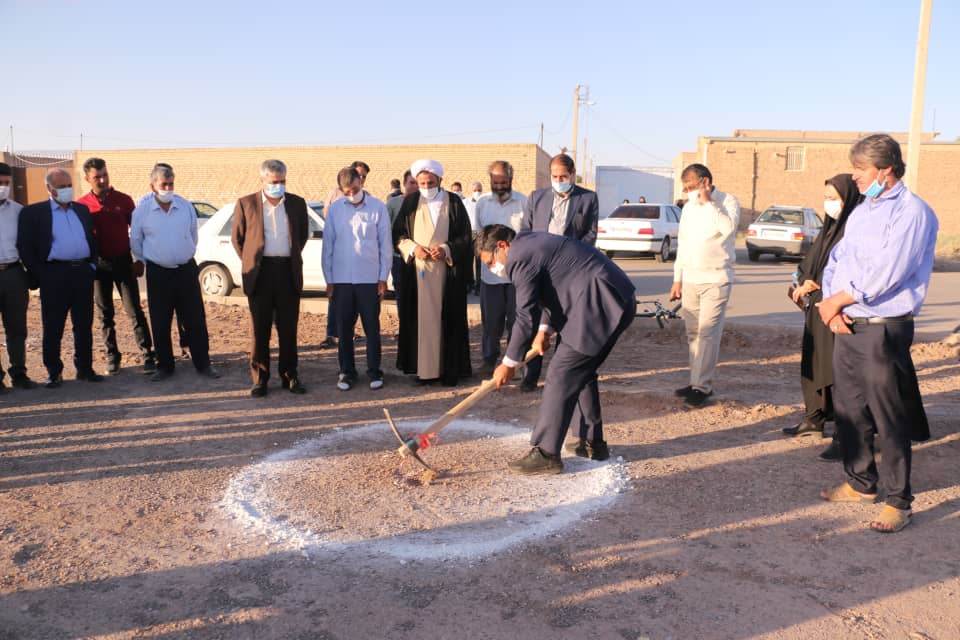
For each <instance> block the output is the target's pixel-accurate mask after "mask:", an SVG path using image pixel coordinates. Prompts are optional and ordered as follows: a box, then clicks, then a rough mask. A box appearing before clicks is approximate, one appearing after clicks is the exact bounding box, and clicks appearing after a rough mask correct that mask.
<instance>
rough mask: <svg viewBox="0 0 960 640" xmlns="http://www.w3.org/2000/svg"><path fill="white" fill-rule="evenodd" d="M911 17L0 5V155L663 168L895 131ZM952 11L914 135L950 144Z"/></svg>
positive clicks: (772, 8) (389, 5) (911, 38)
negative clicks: (499, 154) (211, 154)
mask: <svg viewBox="0 0 960 640" xmlns="http://www.w3.org/2000/svg"><path fill="white" fill-rule="evenodd" d="M919 14H920V0H830V1H827V0H805V1H804V2H781V1H779V0H765V1H761V0H754V1H746V0H724V1H722V2H721V1H717V0H710V1H705V0H685V1H679V2H663V1H661V0H633V1H626V0H625V1H622V2H611V1H607V0H594V1H593V2H567V1H565V0H557V1H554V2H549V3H548V2H527V1H525V0H513V1H512V2H492V3H467V2H459V1H455V0H443V1H441V2H436V3H429V2H397V1H395V0H394V1H389V2H381V1H379V0H371V1H368V2H363V1H350V2H316V1H313V2H309V1H300V0H279V1H275V2H272V3H271V2H247V1H245V0H240V1H235V2H228V1H222V2H207V1H205V0H193V1H192V2H184V1H181V0H167V1H164V2H135V1H117V0H99V1H97V2H80V1H69V2H67V1H63V0H61V1H52V0H0V25H2V33H3V38H2V46H3V50H4V52H5V54H6V56H5V57H6V64H5V65H4V67H5V71H6V73H5V74H4V75H5V76H6V80H7V81H6V83H5V87H4V90H3V91H2V92H0V126H2V128H0V147H6V146H7V145H8V144H9V143H10V140H9V126H10V125H12V126H13V128H14V129H13V133H14V147H15V149H16V150H39V149H74V148H77V147H78V145H79V141H80V134H81V133H83V135H84V148H85V149H110V148H153V147H204V146H268V145H331V144H397V143H431V142H437V143H467V142H537V141H538V139H539V134H540V123H543V125H544V128H545V131H546V133H545V137H544V147H545V148H546V150H547V151H548V152H549V153H556V152H558V151H559V148H560V146H561V145H567V146H569V145H570V138H571V111H572V108H571V107H572V103H573V88H574V86H575V85H576V84H578V83H579V84H585V85H588V86H589V87H590V97H591V99H592V100H593V101H595V102H596V104H595V105H593V106H591V107H588V108H585V109H581V116H582V118H581V124H580V138H581V140H582V138H583V136H584V135H586V136H587V137H588V143H587V145H588V152H589V154H590V156H592V157H593V158H594V161H595V163H596V164H598V165H601V164H625V165H647V166H662V165H669V164H670V162H671V161H672V159H673V157H674V156H675V155H676V154H677V153H678V152H680V151H684V150H692V149H693V148H694V144H695V139H696V136H697V135H720V136H722V135H730V134H731V133H732V131H733V130H734V129H738V128H742V129H758V128H769V129H808V130H846V131H874V130H876V131H906V130H908V128H909V119H910V99H911V87H912V81H913V68H914V58H915V53H916V41H917V29H918V22H919ZM958 27H960V2H957V1H956V0H935V2H934V7H933V24H932V28H931V33H930V53H929V67H928V74H927V93H926V104H925V108H924V129H925V130H927V131H929V130H932V129H933V128H934V127H935V128H936V130H937V131H939V132H941V136H940V138H939V139H941V140H954V139H957V138H958V137H960V73H958V70H957V68H958V65H960V37H958V36H960V29H958Z"/></svg>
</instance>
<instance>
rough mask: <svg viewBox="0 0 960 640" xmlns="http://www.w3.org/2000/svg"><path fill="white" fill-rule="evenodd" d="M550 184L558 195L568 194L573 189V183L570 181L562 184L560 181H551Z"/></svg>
mask: <svg viewBox="0 0 960 640" xmlns="http://www.w3.org/2000/svg"><path fill="white" fill-rule="evenodd" d="M550 184H551V185H552V186H553V190H554V191H556V192H557V193H566V192H567V191H570V189H572V188H573V183H572V182H570V181H569V180H567V181H564V182H560V181H559V180H551V181H550Z"/></svg>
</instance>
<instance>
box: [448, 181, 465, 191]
mask: <svg viewBox="0 0 960 640" xmlns="http://www.w3.org/2000/svg"><path fill="white" fill-rule="evenodd" d="M454 187H460V190H461V191H463V185H462V184H460V183H459V182H451V183H450V188H451V189H453V188H454Z"/></svg>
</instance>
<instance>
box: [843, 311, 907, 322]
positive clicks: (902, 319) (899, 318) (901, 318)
mask: <svg viewBox="0 0 960 640" xmlns="http://www.w3.org/2000/svg"><path fill="white" fill-rule="evenodd" d="M907 320H913V314H912V313H905V314H903V315H902V316H893V317H892V318H850V322H852V323H853V324H887V323H888V322H906V321H907Z"/></svg>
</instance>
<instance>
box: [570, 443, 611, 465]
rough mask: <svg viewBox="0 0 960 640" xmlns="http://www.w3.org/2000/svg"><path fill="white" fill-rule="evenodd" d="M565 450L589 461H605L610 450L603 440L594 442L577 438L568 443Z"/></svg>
mask: <svg viewBox="0 0 960 640" xmlns="http://www.w3.org/2000/svg"><path fill="white" fill-rule="evenodd" d="M565 449H566V450H567V451H569V452H570V453H573V454H575V455H577V456H580V457H581V458H590V459H591V460H606V459H607V458H609V457H610V449H609V447H607V443H606V442H604V441H603V440H600V441H599V442H595V441H593V440H587V439H585V438H578V439H577V440H574V441H573V442H568V443H567V446H566V447H565Z"/></svg>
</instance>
